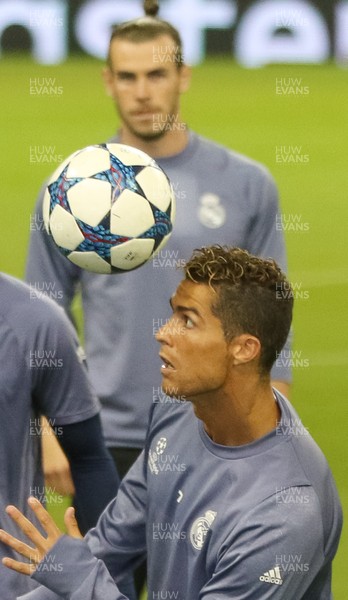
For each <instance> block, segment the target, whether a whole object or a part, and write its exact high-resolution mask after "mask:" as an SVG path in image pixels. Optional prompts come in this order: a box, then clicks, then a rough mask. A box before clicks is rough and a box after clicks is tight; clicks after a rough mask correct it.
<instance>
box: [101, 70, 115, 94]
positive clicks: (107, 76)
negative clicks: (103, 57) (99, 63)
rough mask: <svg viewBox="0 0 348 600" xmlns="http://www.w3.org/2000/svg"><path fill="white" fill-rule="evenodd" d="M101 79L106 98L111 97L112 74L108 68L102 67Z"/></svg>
mask: <svg viewBox="0 0 348 600" xmlns="http://www.w3.org/2000/svg"><path fill="white" fill-rule="evenodd" d="M102 79H103V82H104V87H105V91H106V94H107V95H108V96H113V87H112V84H113V73H112V71H111V69H110V67H104V68H103V70H102Z"/></svg>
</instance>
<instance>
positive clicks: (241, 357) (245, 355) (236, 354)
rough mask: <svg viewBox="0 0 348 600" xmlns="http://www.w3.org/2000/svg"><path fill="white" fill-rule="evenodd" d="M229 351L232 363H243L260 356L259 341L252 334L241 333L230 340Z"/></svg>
mask: <svg viewBox="0 0 348 600" xmlns="http://www.w3.org/2000/svg"><path fill="white" fill-rule="evenodd" d="M229 352H230V354H231V357H232V362H233V364H234V365H243V364H246V363H248V362H251V361H253V360H255V359H258V358H259V357H260V353H261V342H260V340H259V339H258V338H257V337H255V336H254V335H250V334H249V333H243V334H241V335H237V336H236V337H234V338H233V340H232V341H231V342H230V348H229Z"/></svg>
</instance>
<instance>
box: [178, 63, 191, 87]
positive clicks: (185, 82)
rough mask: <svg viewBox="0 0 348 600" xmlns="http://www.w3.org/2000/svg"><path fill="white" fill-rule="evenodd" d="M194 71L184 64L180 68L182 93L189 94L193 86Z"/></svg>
mask: <svg viewBox="0 0 348 600" xmlns="http://www.w3.org/2000/svg"><path fill="white" fill-rule="evenodd" d="M191 76H192V70H191V67H189V66H188V65H185V64H183V65H182V66H181V67H180V93H181V94H183V93H184V92H187V90H188V89H189V87H190V84H191Z"/></svg>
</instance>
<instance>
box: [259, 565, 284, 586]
mask: <svg viewBox="0 0 348 600" xmlns="http://www.w3.org/2000/svg"><path fill="white" fill-rule="evenodd" d="M260 581H264V582H265V583H275V584H276V585H282V583H283V580H282V576H281V574H280V569H279V567H274V569H270V570H269V571H266V573H264V574H263V575H261V576H260Z"/></svg>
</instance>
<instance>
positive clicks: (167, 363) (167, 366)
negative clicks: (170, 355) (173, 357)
mask: <svg viewBox="0 0 348 600" xmlns="http://www.w3.org/2000/svg"><path fill="white" fill-rule="evenodd" d="M160 358H161V360H162V365H161V370H162V369H163V370H167V369H174V366H173V365H172V363H171V362H170V361H169V360H168V359H167V358H165V357H164V356H163V355H162V354H160Z"/></svg>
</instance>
